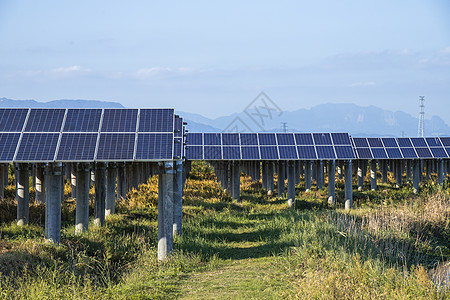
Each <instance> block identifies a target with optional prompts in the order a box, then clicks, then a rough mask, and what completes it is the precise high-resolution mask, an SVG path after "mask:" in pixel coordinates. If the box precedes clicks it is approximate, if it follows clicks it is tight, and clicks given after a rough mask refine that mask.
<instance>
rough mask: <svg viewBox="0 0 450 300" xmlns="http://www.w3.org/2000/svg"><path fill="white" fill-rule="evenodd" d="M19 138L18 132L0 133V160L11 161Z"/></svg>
mask: <svg viewBox="0 0 450 300" xmlns="http://www.w3.org/2000/svg"><path fill="white" fill-rule="evenodd" d="M19 138H20V133H0V145H2V146H1V147H0V161H3V162H12V161H13V158H14V154H15V153H16V149H17V143H18V142H19Z"/></svg>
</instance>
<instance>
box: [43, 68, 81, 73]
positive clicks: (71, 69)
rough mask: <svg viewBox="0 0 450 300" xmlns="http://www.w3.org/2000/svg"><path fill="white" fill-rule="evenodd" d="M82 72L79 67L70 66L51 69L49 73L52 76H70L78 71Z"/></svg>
mask: <svg viewBox="0 0 450 300" xmlns="http://www.w3.org/2000/svg"><path fill="white" fill-rule="evenodd" d="M82 70H83V69H82V68H81V67H80V66H70V67H65V68H55V69H51V70H50V73H53V74H70V73H74V72H79V71H82Z"/></svg>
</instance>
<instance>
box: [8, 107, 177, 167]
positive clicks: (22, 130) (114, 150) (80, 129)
mask: <svg viewBox="0 0 450 300" xmlns="http://www.w3.org/2000/svg"><path fill="white" fill-rule="evenodd" d="M175 120H176V117H175V115H174V110H173V109H0V143H1V145H2V146H1V147H0V162H12V161H14V162H52V161H61V162H65V161H67V162H69V161H75V162H82V161H86V162H90V161H134V160H135V161H164V160H172V159H181V157H182V155H176V154H177V153H175V152H176V151H178V152H179V151H180V150H181V151H182V149H177V150H175V151H174V126H175ZM181 125H182V123H181ZM183 130H184V129H183V128H181V131H183ZM175 135H176V133H175ZM180 147H182V146H180Z"/></svg>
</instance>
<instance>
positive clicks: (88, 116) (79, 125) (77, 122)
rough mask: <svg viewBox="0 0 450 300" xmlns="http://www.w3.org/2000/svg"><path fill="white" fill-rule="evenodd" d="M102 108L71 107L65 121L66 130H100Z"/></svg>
mask: <svg viewBox="0 0 450 300" xmlns="http://www.w3.org/2000/svg"><path fill="white" fill-rule="evenodd" d="M101 117H102V110H101V109H69V110H68V111H67V116H66V121H65V123H64V129H63V131H64V132H98V128H99V126H100V118H101Z"/></svg>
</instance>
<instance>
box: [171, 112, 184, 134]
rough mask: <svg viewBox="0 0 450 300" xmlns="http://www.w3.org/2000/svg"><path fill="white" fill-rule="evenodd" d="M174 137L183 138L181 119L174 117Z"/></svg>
mask: <svg viewBox="0 0 450 300" xmlns="http://www.w3.org/2000/svg"><path fill="white" fill-rule="evenodd" d="M173 132H174V133H175V135H174V136H175V137H183V118H180V117H178V116H176V117H175V128H174V130H173Z"/></svg>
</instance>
